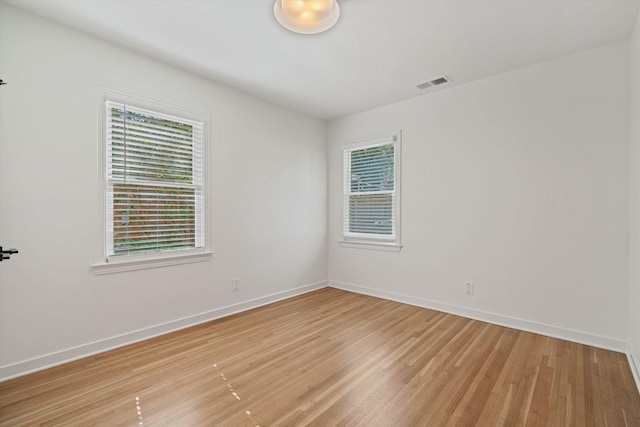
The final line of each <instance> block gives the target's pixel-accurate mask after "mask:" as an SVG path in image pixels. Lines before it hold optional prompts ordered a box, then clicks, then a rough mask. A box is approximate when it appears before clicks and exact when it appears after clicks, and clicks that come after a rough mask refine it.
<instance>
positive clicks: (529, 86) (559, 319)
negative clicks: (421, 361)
mask: <svg viewBox="0 0 640 427" xmlns="http://www.w3.org/2000/svg"><path fill="white" fill-rule="evenodd" d="M628 49H629V44H628V42H619V43H616V44H612V45H607V46H604V47H601V48H597V49H593V50H589V51H585V52H582V53H579V54H576V55H573V56H569V57H564V58H561V59H558V60H554V61H550V62H545V63H540V64H537V65H533V66H530V67H526V68H522V69H518V70H515V71H511V72H508V73H504V74H501V75H497V76H494V77H490V78H487V79H484V80H481V81H477V82H473V83H470V84H465V85H461V86H453V87H450V88H446V89H442V90H439V91H437V92H434V93H431V94H426V95H424V96H420V97H417V98H414V99H411V100H407V101H404V102H400V103H397V104H393V105H389V106H385V107H382V108H378V109H375V110H371V111H367V112H363V113H360V114H355V115H352V116H349V117H346V118H342V119H338V120H335V121H332V122H330V124H329V141H330V142H329V195H330V199H329V242H328V244H329V280H330V283H332V284H334V285H336V286H338V287H343V288H345V289H353V290H358V291H361V292H366V293H370V294H373V295H379V296H383V297H388V298H394V299H398V300H400V301H405V302H410V303H414V304H417V305H423V306H427V307H434V308H437V309H441V310H445V311H450V312H454V313H460V314H463V315H467V316H470V317H476V318H480V319H485V320H489V321H493V322H496V323H502V324H506V325H512V326H516V327H519V328H522V329H529V330H533V331H538V332H542V333H546V334H549V335H554V336H559V337H565V338H569V339H573V340H575V341H581V342H587V343H591V344H595V345H599V346H603V347H609V348H615V349H619V350H624V349H626V341H627V310H628V302H627V295H628V233H629V226H628V212H629V204H628V200H629V199H628V195H629V165H628V156H629V131H628V129H629V56H628V52H629V50H628ZM451 77H452V78H453V79H454V80H455V76H451ZM394 129H402V132H403V136H402V144H403V145H402V150H403V153H402V154H403V158H402V243H403V245H404V248H403V249H402V252H400V253H394V252H382V251H373V250H363V249H354V248H345V247H341V246H339V245H338V243H337V242H338V240H339V239H340V235H341V229H342V225H341V214H342V194H341V191H342V190H341V188H342V154H341V145H343V144H344V143H347V142H349V141H350V140H353V139H357V138H362V137H366V136H367V135H374V134H377V133H382V132H385V131H388V130H394ZM465 281H472V282H474V283H475V287H476V294H475V296H466V295H464V283H465Z"/></svg>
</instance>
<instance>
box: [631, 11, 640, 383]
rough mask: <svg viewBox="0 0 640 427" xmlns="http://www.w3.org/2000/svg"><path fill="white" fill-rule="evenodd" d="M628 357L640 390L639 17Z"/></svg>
mask: <svg viewBox="0 0 640 427" xmlns="http://www.w3.org/2000/svg"><path fill="white" fill-rule="evenodd" d="M630 53H631V156H630V167H631V180H630V184H631V188H630V190H631V191H630V193H629V194H630V201H631V209H630V210H629V214H630V220H631V221H630V224H631V230H630V239H631V240H630V254H629V353H630V355H631V365H632V367H634V374H635V376H636V383H637V384H638V388H640V372H639V370H640V15H638V20H637V21H636V28H635V31H634V33H633V36H632V38H631V45H630Z"/></svg>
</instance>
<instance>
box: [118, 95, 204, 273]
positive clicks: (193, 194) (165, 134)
mask: <svg viewBox="0 0 640 427" xmlns="http://www.w3.org/2000/svg"><path fill="white" fill-rule="evenodd" d="M105 116H106V117H105V132H106V135H105V151H106V152H105V186H106V187H105V208H106V209H105V210H106V212H105V223H106V227H105V228H106V236H105V246H106V260H107V262H112V261H115V262H118V261H128V260H135V259H138V260H139V259H141V258H143V259H144V258H152V259H153V258H158V257H163V256H164V257H166V256H173V255H184V254H188V253H190V252H191V253H198V252H203V251H204V247H205V233H204V206H205V205H204V194H205V192H204V190H205V189H204V142H203V141H204V123H203V122H198V121H193V120H189V119H185V118H179V117H174V116H171V115H167V114H163V113H160V112H157V111H151V110H147V109H143V108H138V107H135V106H131V105H127V104H125V103H119V102H113V101H106V108H105Z"/></svg>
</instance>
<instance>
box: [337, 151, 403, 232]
mask: <svg viewBox="0 0 640 427" xmlns="http://www.w3.org/2000/svg"><path fill="white" fill-rule="evenodd" d="M394 205H395V145H394V143H393V142H386V143H382V144H377V145H370V146H366V147H362V148H353V149H347V150H345V219H344V224H345V230H344V231H345V236H349V235H352V236H358V235H360V236H362V235H366V236H365V237H370V238H372V237H373V238H381V239H385V240H392V239H393V237H394V235H395V221H394Z"/></svg>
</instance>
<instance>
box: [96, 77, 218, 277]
mask: <svg viewBox="0 0 640 427" xmlns="http://www.w3.org/2000/svg"><path fill="white" fill-rule="evenodd" d="M97 93H98V109H97V115H98V123H99V125H98V140H99V141H100V143H99V144H97V145H98V146H99V149H98V156H97V157H98V167H97V171H98V173H97V185H98V191H96V192H95V194H96V201H95V210H96V217H97V218H98V220H97V221H95V224H96V231H95V233H94V234H95V236H96V246H95V249H94V256H93V258H94V262H93V263H92V264H91V266H92V269H93V271H94V273H95V274H96V275H101V274H109V273H118V272H122V271H131V270H140V269H148V268H156V267H163V266H168V265H178V264H185V263H193V262H202V261H208V260H210V259H211V255H212V252H211V250H210V244H211V238H210V230H209V228H210V227H208V226H207V224H208V223H210V222H209V221H208V218H209V212H210V209H209V200H210V197H209V194H208V193H209V186H208V182H209V179H208V176H209V166H210V161H209V150H208V146H209V123H210V121H209V116H208V115H207V114H206V113H203V112H199V111H194V110H190V109H187V108H185V107H180V106H175V105H171V104H168V103H165V102H160V101H156V100H152V99H149V98H144V97H142V96H137V95H132V94H128V93H124V92H121V91H117V90H113V89H107V88H101V87H99V88H97ZM108 102H112V103H119V104H125V105H129V106H131V107H133V108H134V109H139V110H145V111H148V112H152V113H153V112H155V113H157V114H158V115H160V116H169V117H174V118H179V119H183V120H185V121H189V122H198V123H202V124H203V134H202V150H203V153H202V156H203V158H202V161H203V176H202V199H203V200H202V218H201V220H200V225H201V226H202V227H204V233H203V236H202V238H203V239H204V245H203V246H202V247H196V248H188V249H178V250H167V251H158V252H142V253H137V254H128V255H116V256H109V255H108V246H109V242H108V237H107V235H108V233H109V230H108V227H109V224H108V211H107V210H108V201H107V196H108V182H107V179H108V176H107V172H108V170H107V161H108V158H109V154H108V153H107V149H108V139H107V132H108V130H109V129H108V128H107V114H108V107H107V103H108Z"/></svg>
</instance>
